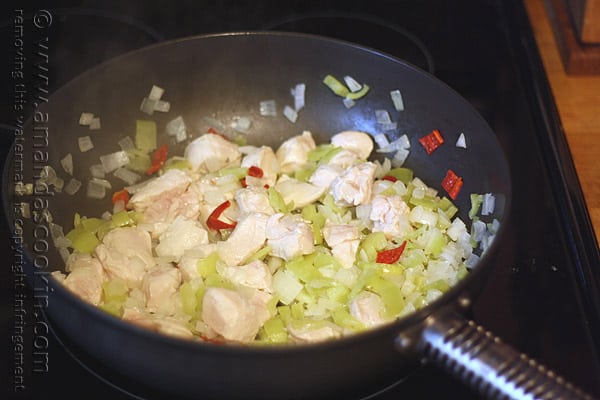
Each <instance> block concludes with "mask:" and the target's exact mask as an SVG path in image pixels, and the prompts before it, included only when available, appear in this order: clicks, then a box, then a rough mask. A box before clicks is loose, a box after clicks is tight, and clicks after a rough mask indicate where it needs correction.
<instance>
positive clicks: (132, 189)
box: [125, 177, 156, 195]
mask: <svg viewBox="0 0 600 400" xmlns="http://www.w3.org/2000/svg"><path fill="white" fill-rule="evenodd" d="M155 179H156V177H153V178H150V179H146V180H145V181H142V182H140V183H138V184H135V185H132V186H125V190H127V192H129V194H131V195H134V194H136V193H137V192H139V191H140V190H142V189H143V188H144V187H146V185H147V184H148V183H150V182H152V181H154V180H155Z"/></svg>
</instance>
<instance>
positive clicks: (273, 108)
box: [259, 100, 277, 117]
mask: <svg viewBox="0 0 600 400" xmlns="http://www.w3.org/2000/svg"><path fill="white" fill-rule="evenodd" d="M259 112H260V115H262V116H264V117H276V116H277V105H276V103H275V100H264V101H261V102H260V103H259Z"/></svg>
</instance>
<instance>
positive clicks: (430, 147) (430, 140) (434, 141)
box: [419, 129, 444, 154]
mask: <svg viewBox="0 0 600 400" xmlns="http://www.w3.org/2000/svg"><path fill="white" fill-rule="evenodd" d="M419 143H421V144H422V145H423V147H425V151H426V152H427V154H431V153H433V151H434V150H435V149H437V148H438V147H440V146H441V145H442V143H444V138H443V137H442V134H441V133H440V131H438V130H437V129H434V130H433V131H431V133H428V134H427V135H425V136H423V137H422V138H420V139H419Z"/></svg>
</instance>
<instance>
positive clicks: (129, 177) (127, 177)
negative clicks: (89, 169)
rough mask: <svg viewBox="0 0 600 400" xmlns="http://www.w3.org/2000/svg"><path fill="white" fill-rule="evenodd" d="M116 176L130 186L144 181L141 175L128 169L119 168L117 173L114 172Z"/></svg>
mask: <svg viewBox="0 0 600 400" xmlns="http://www.w3.org/2000/svg"><path fill="white" fill-rule="evenodd" d="M114 175H115V176H116V177H117V178H119V179H121V180H122V181H124V182H125V183H127V184H128V185H133V184H134V183H136V182H138V181H139V180H140V179H142V177H141V175H139V174H136V173H135V172H133V171H130V170H128V169H127V168H123V167H120V168H117V169H116V171H115V172H114Z"/></svg>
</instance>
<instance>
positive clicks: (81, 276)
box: [63, 253, 106, 306]
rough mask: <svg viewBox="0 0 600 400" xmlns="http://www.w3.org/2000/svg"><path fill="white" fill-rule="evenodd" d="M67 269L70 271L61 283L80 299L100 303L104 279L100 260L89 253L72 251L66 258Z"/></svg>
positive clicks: (95, 303) (94, 303)
mask: <svg viewBox="0 0 600 400" xmlns="http://www.w3.org/2000/svg"><path fill="white" fill-rule="evenodd" d="M67 270H68V271H70V273H69V274H68V275H67V276H66V278H65V279H64V280H63V284H64V285H65V286H66V287H67V288H69V290H71V291H72V292H73V293H75V294H76V295H77V296H79V297H80V298H81V299H83V300H86V301H88V302H90V303H92V304H93V305H96V306H97V305H98V304H100V301H101V300H102V283H103V282H104V281H105V280H106V275H105V274H104V271H103V269H102V264H100V261H98V260H97V259H96V258H94V257H92V256H91V255H89V254H80V253H73V254H71V255H70V256H69V258H68V260H67Z"/></svg>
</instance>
